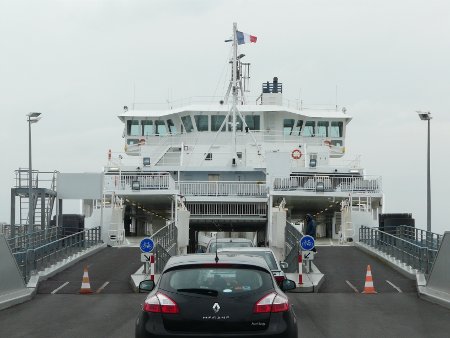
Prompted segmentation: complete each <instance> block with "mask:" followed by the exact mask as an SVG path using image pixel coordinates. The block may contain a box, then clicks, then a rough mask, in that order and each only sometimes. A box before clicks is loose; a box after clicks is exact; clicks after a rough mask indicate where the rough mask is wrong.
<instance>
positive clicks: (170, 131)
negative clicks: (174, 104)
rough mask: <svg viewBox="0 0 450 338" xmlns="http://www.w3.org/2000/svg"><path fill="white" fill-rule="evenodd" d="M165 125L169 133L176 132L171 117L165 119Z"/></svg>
mask: <svg viewBox="0 0 450 338" xmlns="http://www.w3.org/2000/svg"><path fill="white" fill-rule="evenodd" d="M167 127H169V133H171V134H176V133H177V127H175V124H174V123H173V121H172V120H171V119H168V120H167Z"/></svg>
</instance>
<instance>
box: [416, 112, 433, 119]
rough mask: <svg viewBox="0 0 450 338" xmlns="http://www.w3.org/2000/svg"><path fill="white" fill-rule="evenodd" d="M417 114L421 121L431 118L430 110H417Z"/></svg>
mask: <svg viewBox="0 0 450 338" xmlns="http://www.w3.org/2000/svg"><path fill="white" fill-rule="evenodd" d="M417 114H419V117H420V119H421V120H422V121H428V120H431V119H432V117H431V114H430V112H422V111H417Z"/></svg>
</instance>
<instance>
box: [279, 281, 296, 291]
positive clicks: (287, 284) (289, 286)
mask: <svg viewBox="0 0 450 338" xmlns="http://www.w3.org/2000/svg"><path fill="white" fill-rule="evenodd" d="M296 287H297V284H295V282H294V281H293V280H290V279H285V280H284V281H282V282H281V285H280V289H281V290H283V291H289V290H294V289H295V288H296Z"/></svg>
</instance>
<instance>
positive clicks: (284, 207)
mask: <svg viewBox="0 0 450 338" xmlns="http://www.w3.org/2000/svg"><path fill="white" fill-rule="evenodd" d="M242 35H244V34H243V33H241V32H239V31H238V30H237V25H236V24H234V25H233V35H232V37H233V38H232V39H230V41H231V44H232V46H231V48H232V53H231V54H232V57H231V59H230V61H229V62H230V65H231V79H230V82H229V86H228V90H227V92H226V93H225V95H224V97H222V98H215V99H211V100H209V101H208V100H206V101H207V102H204V101H205V100H196V99H195V98H194V99H191V100H190V102H189V104H187V105H183V106H180V107H169V108H167V109H154V110H137V109H129V108H128V107H127V106H125V107H124V109H123V112H122V113H121V114H119V116H118V118H119V119H120V121H122V123H123V135H122V136H123V138H124V151H120V152H116V151H112V150H109V152H108V155H107V158H108V160H107V164H106V166H105V167H104V201H106V204H105V203H94V204H92V203H91V201H89V200H86V201H85V202H84V203H83V206H84V208H83V212H84V214H85V215H86V226H89V225H90V224H91V225H98V224H99V221H100V219H101V223H102V224H103V227H104V231H103V233H104V234H105V236H106V238H105V240H106V241H107V242H108V243H109V244H110V245H116V244H120V243H123V241H125V240H126V238H130V237H132V236H152V235H154V234H155V233H157V232H158V230H159V229H161V228H164V227H167V226H168V225H169V224H175V226H176V228H177V232H178V233H177V239H178V240H177V246H178V248H177V250H176V251H177V253H186V252H197V251H199V249H201V246H202V244H204V242H205V238H209V237H210V236H212V235H214V234H215V233H219V234H225V233H227V232H228V234H227V236H230V233H231V236H236V237H249V238H252V239H254V241H255V243H264V244H265V245H269V246H271V247H272V248H274V249H275V250H276V251H277V253H278V255H279V256H280V257H279V258H280V259H283V258H284V255H285V250H284V248H285V227H286V224H291V225H294V226H298V227H301V225H302V222H303V219H304V218H305V215H306V214H308V213H309V214H312V215H313V216H314V217H315V220H316V223H317V237H318V241H319V242H320V241H326V242H328V241H332V242H335V243H336V242H339V243H343V244H346V243H350V242H352V241H354V240H358V238H357V236H358V233H359V232H358V229H359V227H360V226H362V225H365V226H377V225H378V215H379V214H381V213H382V208H383V193H382V185H381V183H382V182H381V177H377V176H366V175H365V173H364V169H363V168H362V167H361V166H360V162H359V158H357V159H350V160H349V159H346V156H345V154H346V147H347V144H346V133H347V128H348V126H349V123H350V121H351V120H352V118H351V116H350V115H349V114H348V112H347V111H346V109H345V108H342V109H341V108H338V106H335V107H332V108H331V109H309V108H308V107H306V106H303V104H300V105H299V104H292V102H293V101H288V100H286V99H285V98H284V97H283V89H284V88H285V86H284V85H283V83H282V82H281V81H280V79H278V78H277V77H273V79H272V80H271V81H267V82H264V83H262V85H261V87H260V88H261V92H260V93H259V96H258V97H257V98H256V99H253V100H251V99H249V97H247V85H248V82H249V75H248V74H249V67H250V64H249V63H245V62H243V56H244V55H243V54H240V53H239V50H238V48H239V45H240V42H242V41H240V40H239V37H242ZM247 37H248V36H247ZM254 40H255V41H256V39H254ZM100 204H102V205H107V206H109V207H107V208H100V207H99V205H100ZM100 209H101V210H100Z"/></svg>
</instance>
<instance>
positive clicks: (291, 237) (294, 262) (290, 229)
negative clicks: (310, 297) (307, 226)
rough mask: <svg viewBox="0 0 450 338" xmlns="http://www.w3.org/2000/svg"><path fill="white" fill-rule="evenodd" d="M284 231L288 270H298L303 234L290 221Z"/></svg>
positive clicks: (291, 271) (292, 271)
mask: <svg viewBox="0 0 450 338" xmlns="http://www.w3.org/2000/svg"><path fill="white" fill-rule="evenodd" d="M284 233H285V240H286V248H285V250H286V252H285V253H286V255H285V257H286V258H285V260H284V261H285V262H286V263H288V268H287V270H286V272H290V273H294V272H298V254H299V243H300V239H301V238H302V237H303V234H302V233H301V231H299V230H298V229H296V228H295V227H294V226H293V225H292V224H291V223H289V222H286V228H285V230H284Z"/></svg>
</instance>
